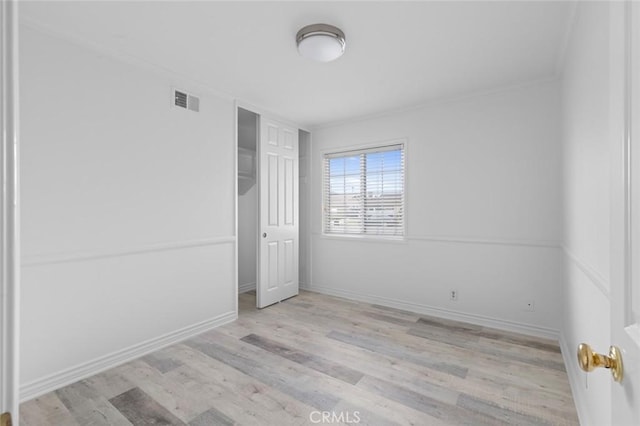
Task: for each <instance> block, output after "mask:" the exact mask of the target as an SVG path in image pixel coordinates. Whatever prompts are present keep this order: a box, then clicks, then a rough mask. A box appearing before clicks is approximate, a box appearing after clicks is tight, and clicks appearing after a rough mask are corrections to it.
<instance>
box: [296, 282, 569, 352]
mask: <svg viewBox="0 0 640 426" xmlns="http://www.w3.org/2000/svg"><path fill="white" fill-rule="evenodd" d="M301 288H302V289H303V290H307V291H313V292H315V293H322V294H327V295H330V296H337V297H342V298H345V299H351V300H355V301H358V302H365V303H374V304H377V305H382V306H388V307H390V308H396V309H402V310H405V311H410V312H415V313H418V314H424V315H430V316H434V317H440V318H446V319H451V320H455V321H462V322H468V323H471V324H476V325H481V326H484V327H490V328H496V329H500V330H505V331H512V332H515V333H521V334H527V335H530V336H537V337H543V338H547V339H552V340H558V338H559V331H558V330H554V329H552V328H546V327H539V326H536V325H531V324H523V323H518V322H515V321H508V320H503V319H499V318H491V317H486V316H482V315H476V314H467V313H463V312H456V311H450V310H448V309H443V308H437V307H434V306H429V305H422V304H418V303H413V302H407V301H403V300H397V299H391V298H387V297H380V296H371V295H364V294H360V293H355V292H352V291H347V290H340V289H336V288H331V287H325V286H319V285H310V286H301Z"/></svg>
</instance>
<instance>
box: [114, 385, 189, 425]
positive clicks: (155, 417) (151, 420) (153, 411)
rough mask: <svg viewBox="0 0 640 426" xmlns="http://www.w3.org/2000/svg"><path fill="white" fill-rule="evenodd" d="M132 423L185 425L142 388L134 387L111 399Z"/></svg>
mask: <svg viewBox="0 0 640 426" xmlns="http://www.w3.org/2000/svg"><path fill="white" fill-rule="evenodd" d="M109 402H111V404H112V405H113V406H114V407H116V408H117V409H118V410H119V411H120V412H121V413H122V414H123V415H124V416H125V417H126V418H127V419H129V421H130V422H131V423H133V424H134V425H136V426H138V425H140V426H146V425H168V426H172V425H176V426H178V425H185V423H184V422H182V421H181V420H180V419H178V418H177V417H175V416H174V415H173V414H171V413H170V412H169V410H167V409H166V408H164V407H163V406H162V405H160V404H158V403H157V402H156V401H155V400H153V398H151V397H150V396H149V395H147V394H146V393H144V391H142V390H141V389H140V388H133V389H131V390H128V391H126V392H125V393H122V394H120V395H118V396H115V397H113V398H111V399H110V400H109Z"/></svg>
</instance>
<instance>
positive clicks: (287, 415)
mask: <svg viewBox="0 0 640 426" xmlns="http://www.w3.org/2000/svg"><path fill="white" fill-rule="evenodd" d="M238 305H239V307H240V313H239V318H238V320H237V321H235V322H233V323H230V324H226V325H224V326H222V327H219V328H217V329H215V330H212V331H209V332H205V333H203V334H201V335H200V336H198V337H195V338H192V339H189V340H187V341H185V342H183V343H179V344H175V345H172V346H169V347H167V348H164V349H162V350H160V351H157V352H155V353H153V354H150V355H148V356H146V357H143V358H141V359H138V360H134V361H131V362H128V363H126V364H124V365H121V366H118V367H116V368H113V369H111V370H108V371H105V372H103V373H100V374H98V375H96V376H93V377H90V378H88V379H85V380H83V381H81V382H78V383H75V384H72V385H70V386H67V387H65V388H62V389H60V390H58V391H56V392H53V393H50V394H47V395H43V396H42V397H40V398H37V399H35V400H33V401H29V402H27V403H24V404H22V406H21V409H20V411H21V415H22V418H23V420H24V421H23V423H24V425H25V426H54V425H55V426H60V425H62V426H65V425H70V426H78V425H81V426H84V425H88V424H91V425H95V426H101V425H105V426H107V425H120V424H122V425H128V424H180V425H183V424H189V425H192V426H198V425H215V424H220V425H229V424H238V425H249V426H269V425H277V426H301V425H313V424H317V423H315V422H313V421H312V417H311V416H314V415H315V416H317V415H318V414H320V413H321V412H323V411H324V412H326V413H325V414H324V415H328V416H334V417H333V419H334V421H337V422H342V423H346V421H345V420H346V417H345V416H351V417H350V419H353V415H354V414H355V412H358V416H359V419H360V423H359V424H371V425H382V426H384V425H429V426H431V425H433V426H437V425H453V424H456V425H459V424H462V425H464V424H468V425H474V426H475V425H485V424H491V425H504V424H518V425H520V424H521V425H529V424H541V425H544V424H553V425H576V424H578V419H577V415H576V412H575V407H574V404H573V399H572V396H571V389H570V387H569V384H568V379H567V374H566V371H565V370H564V366H563V362H562V355H561V354H560V353H559V349H558V346H557V344H556V343H555V342H552V341H549V340H547V339H541V338H537V337H530V336H522V335H519V334H517V333H510V332H503V331H499V330H493V329H490V328H487V327H482V326H479V325H470V324H465V323H461V322H458V321H452V320H447V319H440V318H434V317H429V316H426V315H420V314H416V313H412V312H407V311H403V310H399V309H395V308H388V307H383V306H379V305H371V304H367V303H361V302H356V301H352V300H344V299H340V298H336V297H333V296H326V295H319V294H315V293H309V292H305V291H302V292H301V293H300V295H299V296H298V297H295V298H292V299H289V300H286V301H284V302H282V303H279V304H276V305H274V306H271V307H269V308H266V309H262V310H258V309H256V307H255V292H250V293H244V294H241V295H239V303H238ZM314 413H315V414H314ZM316 420H317V419H316ZM155 422H157V423H155Z"/></svg>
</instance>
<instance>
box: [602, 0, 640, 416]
mask: <svg viewBox="0 0 640 426" xmlns="http://www.w3.org/2000/svg"><path fill="white" fill-rule="evenodd" d="M609 5H610V6H609V7H610V9H609V10H610V14H609V19H610V43H609V46H610V50H611V52H610V63H609V72H610V91H611V94H610V96H611V97H610V110H611V115H610V126H611V143H612V156H611V158H612V163H611V172H612V187H611V190H612V191H611V193H612V198H611V340H612V345H615V346H617V347H618V348H620V350H621V353H622V362H623V366H624V373H623V378H622V381H621V382H620V383H617V382H613V381H612V384H611V386H612V388H611V398H612V400H611V424H613V425H621V426H622V425H640V324H639V323H640V315H639V314H638V312H637V309H634V308H635V307H637V306H638V304H639V303H640V133H638V132H640V4H638V3H636V2H628V1H627V2H611V3H609Z"/></svg>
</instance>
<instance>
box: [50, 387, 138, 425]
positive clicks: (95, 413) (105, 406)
mask: <svg viewBox="0 0 640 426" xmlns="http://www.w3.org/2000/svg"><path fill="white" fill-rule="evenodd" d="M56 395H57V396H58V398H60V401H62V403H63V404H64V405H65V407H67V409H68V410H69V412H70V413H71V414H72V415H73V417H74V418H75V420H76V421H77V422H78V423H80V424H81V425H93V424H105V423H106V424H109V425H114V426H129V425H131V422H130V421H129V420H127V418H126V417H124V416H123V415H122V413H121V412H120V411H118V410H117V409H116V408H115V407H114V406H113V405H111V403H110V402H109V401H108V400H107V399H106V398H105V397H104V396H102V395H100V394H98V393H97V392H96V391H95V389H93V388H92V387H91V386H90V385H89V384H88V383H87V382H85V381H80V382H77V383H73V384H71V385H69V386H66V387H64V388H62V389H59V390H57V391H56Z"/></svg>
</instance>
